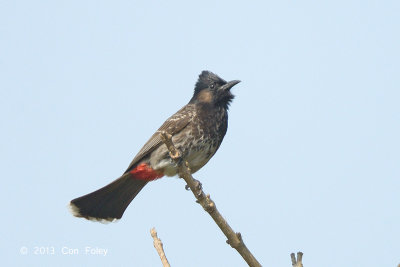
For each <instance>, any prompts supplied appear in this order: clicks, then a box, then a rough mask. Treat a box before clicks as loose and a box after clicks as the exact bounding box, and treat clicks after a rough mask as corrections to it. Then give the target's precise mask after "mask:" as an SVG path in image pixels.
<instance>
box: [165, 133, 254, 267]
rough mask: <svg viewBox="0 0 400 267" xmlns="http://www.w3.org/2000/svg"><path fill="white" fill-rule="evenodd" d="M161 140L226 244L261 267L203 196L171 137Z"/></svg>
mask: <svg viewBox="0 0 400 267" xmlns="http://www.w3.org/2000/svg"><path fill="white" fill-rule="evenodd" d="M161 138H162V140H163V142H164V143H165V145H166V146H167V147H168V150H169V151H170V156H171V158H172V159H173V160H174V161H175V162H176V164H177V165H178V174H179V176H180V177H181V178H183V179H184V180H185V182H186V183H187V185H188V186H189V188H190V190H192V193H193V195H194V196H195V197H196V199H197V201H196V202H197V203H199V204H200V205H201V206H202V207H203V208H204V210H205V211H207V212H208V214H210V216H211V217H212V218H213V220H214V221H215V223H216V224H217V225H218V227H219V228H220V229H221V231H222V232H223V233H224V234H225V236H226V237H227V238H228V240H227V241H226V242H227V243H228V244H229V245H231V247H233V248H234V249H236V250H237V251H238V252H239V254H240V255H241V256H242V257H243V259H244V260H245V261H246V262H247V264H248V265H249V266H251V267H253V266H257V267H258V266H261V264H260V263H259V262H258V261H257V259H256V258H255V257H254V256H253V254H252V253H251V252H250V251H249V249H248V248H247V247H246V245H245V244H244V242H243V239H242V236H241V234H240V233H235V232H234V231H233V229H232V228H231V227H230V226H229V224H228V222H227V221H226V220H225V219H224V217H222V215H221V214H220V213H219V211H218V210H217V207H216V206H215V203H214V201H212V200H211V198H210V195H206V194H204V192H203V189H202V187H201V183H200V182H199V181H197V180H195V179H194V178H193V176H192V174H191V171H190V167H189V164H188V162H187V161H186V160H184V159H183V158H182V155H181V153H180V152H179V151H178V150H177V149H176V148H175V146H174V144H173V143H172V136H171V135H170V134H168V133H166V132H164V131H163V132H161Z"/></svg>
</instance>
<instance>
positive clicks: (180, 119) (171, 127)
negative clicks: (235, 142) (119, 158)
mask: <svg viewBox="0 0 400 267" xmlns="http://www.w3.org/2000/svg"><path fill="white" fill-rule="evenodd" d="M193 112H194V107H193V106H192V105H190V104H188V105H186V106H184V107H183V108H181V109H180V110H179V111H178V112H176V113H175V114H174V115H172V116H171V117H169V118H168V119H167V120H166V121H165V122H164V124H163V125H161V127H160V128H159V129H158V130H157V131H156V132H155V133H154V134H153V136H152V137H151V138H150V139H149V140H148V141H147V142H146V144H144V146H143V147H142V149H141V150H140V151H139V153H137V155H136V156H135V158H134V159H133V160H132V162H131V164H129V167H128V169H127V170H126V171H125V173H126V172H128V171H130V170H131V169H132V167H133V166H135V164H136V163H138V162H139V161H140V160H142V159H143V158H144V157H145V156H146V155H148V153H150V152H152V151H153V150H154V149H156V148H157V147H158V146H159V145H160V144H161V143H162V140H161V136H160V133H161V132H162V131H165V132H167V133H169V134H171V135H174V134H177V133H179V132H180V131H182V130H183V129H184V128H185V127H186V126H187V125H188V124H189V122H190V121H191V119H192V118H193V115H194V114H193Z"/></svg>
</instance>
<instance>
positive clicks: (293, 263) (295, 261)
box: [290, 252, 303, 267]
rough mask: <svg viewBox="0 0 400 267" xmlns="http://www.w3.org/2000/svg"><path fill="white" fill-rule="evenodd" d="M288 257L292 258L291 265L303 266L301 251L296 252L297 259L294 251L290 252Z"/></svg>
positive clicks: (294, 266)
mask: <svg viewBox="0 0 400 267" xmlns="http://www.w3.org/2000/svg"><path fill="white" fill-rule="evenodd" d="M290 257H291V258H292V266H293V267H303V262H302V260H303V252H297V260H296V256H295V255H294V253H292V254H290Z"/></svg>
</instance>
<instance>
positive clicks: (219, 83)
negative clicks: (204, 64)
mask: <svg viewBox="0 0 400 267" xmlns="http://www.w3.org/2000/svg"><path fill="white" fill-rule="evenodd" d="M239 82H240V81H237V80H235V81H230V82H226V81H225V80H224V79H222V78H220V77H219V76H218V75H216V74H214V73H212V72H210V71H206V70H204V71H202V72H201V74H200V75H199V79H198V80H197V82H196V85H195V88H194V94H193V97H192V99H191V100H190V103H206V104H212V105H215V106H222V107H224V108H225V109H228V107H229V104H230V103H231V102H232V100H233V98H234V97H235V96H234V95H233V94H232V93H231V91H230V89H231V88H232V87H233V86H234V85H236V84H238V83H239Z"/></svg>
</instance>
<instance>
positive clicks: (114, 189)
mask: <svg viewBox="0 0 400 267" xmlns="http://www.w3.org/2000/svg"><path fill="white" fill-rule="evenodd" d="M146 184H147V181H143V180H138V179H134V178H132V176H131V174H130V173H125V174H124V175H122V176H121V177H120V178H118V179H117V180H115V181H113V182H112V183H110V184H108V185H106V186H105V187H103V188H100V189H99V190H97V191H94V192H93V193H90V194H87V195H84V196H81V197H78V198H75V199H74V200H71V202H70V209H71V212H72V214H73V215H74V216H76V217H82V218H86V219H88V220H92V221H99V222H112V221H115V220H117V219H120V218H121V217H122V215H123V214H124V211H125V209H126V208H127V207H128V205H129V204H130V203H131V201H132V200H133V199H134V198H135V197H136V195H137V194H138V193H139V192H140V190H142V188H143V187H144V186H145V185H146Z"/></svg>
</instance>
